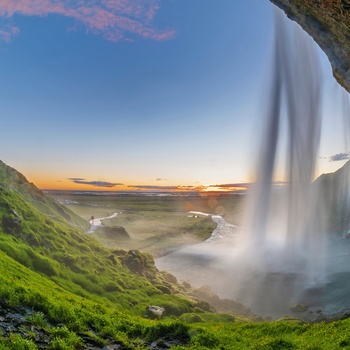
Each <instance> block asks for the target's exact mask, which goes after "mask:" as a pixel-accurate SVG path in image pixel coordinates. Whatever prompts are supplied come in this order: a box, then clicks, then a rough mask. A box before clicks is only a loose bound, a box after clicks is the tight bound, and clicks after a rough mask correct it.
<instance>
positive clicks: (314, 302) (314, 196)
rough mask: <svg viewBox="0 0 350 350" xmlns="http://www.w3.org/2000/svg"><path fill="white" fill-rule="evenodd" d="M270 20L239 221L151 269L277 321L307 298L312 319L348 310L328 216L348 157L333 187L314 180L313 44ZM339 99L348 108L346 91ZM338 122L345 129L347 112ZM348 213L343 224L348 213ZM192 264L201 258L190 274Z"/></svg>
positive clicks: (348, 290)
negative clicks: (260, 125)
mask: <svg viewBox="0 0 350 350" xmlns="http://www.w3.org/2000/svg"><path fill="white" fill-rule="evenodd" d="M275 26H276V30H275V33H276V37H275V47H274V60H273V67H272V73H271V75H270V76H271V82H270V90H269V96H268V97H267V98H266V101H267V106H266V111H265V121H264V130H262V131H263V139H262V140H261V145H260V147H259V149H260V150H261V152H260V154H259V155H258V162H257V164H258V165H257V169H256V172H255V173H256V179H255V185H254V187H253V189H252V190H251V191H250V195H249V199H248V201H247V202H248V204H247V209H246V218H245V224H244V227H243V228H242V229H241V230H238V229H237V228H234V229H233V228H231V229H232V233H233V234H232V235H226V236H225V237H223V238H222V237H221V241H220V240H216V241H215V242H210V243H204V244H200V245H197V246H195V247H188V248H186V249H183V250H180V251H178V252H175V253H173V254H171V255H170V256H168V257H164V258H162V259H159V260H158V262H157V266H158V267H159V268H162V269H165V270H168V271H170V272H172V273H174V274H175V275H178V277H179V278H181V279H188V280H189V281H191V282H192V283H194V284H195V285H197V286H200V285H204V284H206V285H210V286H211V287H212V289H213V290H214V291H215V292H217V293H218V294H219V295H220V296H221V297H225V298H230V299H234V300H237V301H239V302H242V303H243V304H245V305H247V306H249V307H250V308H251V309H252V311H254V312H256V313H258V314H261V315H265V316H273V317H280V316H283V315H287V314H290V313H291V312H293V311H292V310H291V309H290V307H291V306H292V305H294V304H302V303H303V304H307V305H308V306H309V310H308V313H304V314H298V317H302V318H304V319H313V318H314V315H315V311H319V310H320V309H321V310H322V312H324V315H331V314H335V313H339V312H340V311H342V310H344V309H346V305H347V307H348V308H350V297H348V295H350V283H348V284H345V283H344V282H342V281H343V279H344V276H347V278H348V277H349V275H350V269H349V268H348V266H349V265H350V242H349V241H345V240H343V241H341V242H340V241H339V239H338V240H337V239H336V240H335V241H334V239H333V238H332V239H331V238H330V235H329V234H328V232H327V230H329V226H327V225H328V224H329V218H330V217H329V212H330V211H331V210H333V211H334V210H335V209H334V208H336V209H337V208H338V207H339V208H340V210H342V211H344V208H347V209H349V208H350V205H349V204H350V190H349V188H350V186H349V184H350V163H349V164H348V165H349V166H347V167H344V168H343V169H342V173H341V183H340V184H339V185H340V187H339V188H338V189H333V188H330V187H329V186H328V187H326V190H325V187H323V188H322V183H321V181H319V183H316V184H315V183H313V181H314V175H315V174H314V173H315V167H316V163H317V159H318V150H319V144H320V134H321V119H322V115H321V114H322V113H321V106H322V100H321V88H322V81H321V77H322V73H321V71H320V69H319V63H318V59H317V55H316V48H315V47H314V45H315V44H314V43H313V41H312V39H311V38H310V37H308V36H307V35H306V34H305V33H304V32H303V31H302V29H301V28H300V27H299V26H297V25H295V24H293V25H292V26H291V25H290V23H288V22H287V19H286V18H285V16H284V14H283V13H282V12H281V11H280V10H277V9H276V10H275ZM344 101H346V102H344V106H345V107H346V108H348V113H349V112H350V108H349V104H348V103H349V99H348V95H347V94H346V96H345V97H344ZM346 108H344V110H345V109H346ZM344 120H346V123H344V125H349V120H350V115H347V116H346V117H345V119H344ZM347 129H350V126H349V128H347ZM347 135H350V132H349V134H347ZM347 141H348V140H347ZM282 171H283V172H284V175H285V179H286V180H285V183H284V185H283V186H280V187H279V188H277V187H276V186H275V183H274V179H275V178H278V176H280V175H281V172H282ZM339 192H341V193H339ZM330 197H333V201H332V200H331V198H330ZM340 198H342V203H343V204H341V205H340V206H339V204H338V203H339V202H340ZM333 202H334V203H337V205H338V206H336V205H335V204H334V203H333ZM337 210H338V209H337ZM337 215H338V214H337ZM338 216H340V217H342V216H344V213H343V212H342V213H340V214H339V215H338ZM346 218H347V220H348V222H347V223H346V224H347V225H348V228H347V230H349V229H350V215H347V216H346ZM238 231H239V232H238ZM349 236H350V231H349ZM193 261H196V262H199V263H197V264H195V265H196V266H195V267H196V269H195V271H194V272H193V270H191V265H193ZM179 266H180V267H179ZM340 284H341V289H340V288H338V287H339V285H340Z"/></svg>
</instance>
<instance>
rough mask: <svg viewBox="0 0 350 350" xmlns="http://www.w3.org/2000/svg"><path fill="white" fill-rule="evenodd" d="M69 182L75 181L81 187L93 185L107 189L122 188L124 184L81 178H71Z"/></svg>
mask: <svg viewBox="0 0 350 350" xmlns="http://www.w3.org/2000/svg"><path fill="white" fill-rule="evenodd" d="M68 180H70V181H73V182H74V183H76V184H79V185H91V186H95V187H106V188H112V187H115V186H122V185H123V184H122V183H119V182H116V183H115V182H108V181H86V180H85V179H82V178H80V177H70V178H68Z"/></svg>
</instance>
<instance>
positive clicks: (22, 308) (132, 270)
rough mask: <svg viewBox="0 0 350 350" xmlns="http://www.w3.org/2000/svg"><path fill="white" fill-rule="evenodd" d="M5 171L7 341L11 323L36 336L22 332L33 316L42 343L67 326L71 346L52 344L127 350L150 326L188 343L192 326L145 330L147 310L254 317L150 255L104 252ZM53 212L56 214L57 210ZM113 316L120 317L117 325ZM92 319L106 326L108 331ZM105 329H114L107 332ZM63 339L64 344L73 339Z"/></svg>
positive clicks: (189, 316) (1, 242)
mask: <svg viewBox="0 0 350 350" xmlns="http://www.w3.org/2000/svg"><path fill="white" fill-rule="evenodd" d="M1 174H2V175H1V185H0V259H1V264H0V270H1V272H0V275H1V278H0V286H1V287H0V330H2V331H3V333H4V335H5V336H8V337H9V338H8V339H10V338H11V334H12V332H8V331H6V330H7V329H8V327H10V325H11V327H12V328H11V327H10V328H9V329H13V330H14V331H16V333H18V334H20V335H21V337H22V338H23V337H25V338H26V337H27V338H28V337H29V338H30V336H31V337H34V338H35V339H36V336H35V334H34V333H35V332H34V333H33V331H31V327H29V328H28V327H27V328H26V327H25V326H26V322H27V321H25V320H26V319H30V320H31V321H33V320H32V319H33V317H34V321H33V322H38V323H39V324H41V325H42V327H43V325H44V326H45V331H40V330H39V329H36V328H35V330H36V331H37V332H38V335H37V337H38V338H40V339H41V340H40V341H42V340H43V339H47V341H46V342H53V340H54V339H53V337H54V336H53V335H52V334H56V333H55V332H56V328H57V327H58V328H60V329H61V328H62V327H63V325H64V327H66V328H64V331H62V330H57V332H59V333H60V332H61V331H62V332H63V333H64V334H65V335H64V337H65V336H66V337H68V338H73V339H75V341H76V343H75V345H74V346H73V345H72V346H68V347H64V346H63V345H62V347H59V346H58V345H57V347H53V348H55V349H56V348H57V349H75V348H77V349H80V348H84V347H81V346H82V344H83V343H84V341H83V339H88V340H86V342H85V343H84V344H85V345H86V343H87V342H90V343H91V341H92V340H91V339H92V338H94V339H95V338H98V340H97V342H98V343H100V344H103V343H105V342H107V343H108V342H112V343H115V344H124V345H125V344H127V347H126V348H130V346H133V345H132V344H133V342H134V341H135V339H136V338H137V339H139V338H140V339H142V342H147V339H148V338H147V337H148V336H147V334H146V333H147V332H148V331H149V332H153V331H151V330H150V329H151V328H152V327H153V326H155V327H156V328H157V327H161V328H162V327H163V328H162V329H163V330H166V329H167V330H166V334H164V332H163V333H162V332H160V333H162V334H163V336H165V335H167V337H168V338H166V339H168V340H169V339H171V334H173V333H174V332H175V333H176V334H177V335H176V336H175V333H174V334H173V335H174V337H175V338H176V339H175V338H174V339H172V340H174V341H175V340H176V342H178V343H179V344H183V343H187V342H188V340H189V334H188V332H187V329H188V327H187V326H185V325H184V324H182V323H179V322H178V323H176V322H175V323H174V322H170V324H171V326H170V328H171V327H173V328H172V331H169V329H168V328H167V327H168V326H167V325H168V324H169V323H165V324H163V323H162V325H161V326H160V324H158V323H157V324H156V325H154V324H153V325H151V326H150V325H147V322H146V321H144V320H143V318H144V317H146V318H154V317H156V318H158V316H157V315H154V314H153V313H152V312H151V313H149V312H148V311H147V310H148V306H149V305H156V306H159V307H161V308H163V309H164V310H165V315H164V316H163V318H164V319H168V320H169V321H171V320H174V319H183V320H193V319H194V320H197V321H198V320H201V321H202V322H203V321H205V320H211V321H214V320H216V321H219V320H222V321H231V322H232V321H235V320H237V319H240V318H239V317H238V318H237V317H236V316H234V315H233V314H232V312H233V311H234V312H236V313H239V314H240V315H246V316H250V317H253V316H254V315H252V314H251V313H250V311H249V310H247V309H246V308H244V307H243V306H242V305H240V304H238V303H235V302H233V301H229V300H221V299H219V298H218V297H216V296H215V295H213V294H212V293H210V291H205V290H196V289H193V288H192V287H191V286H190V285H189V284H188V283H185V284H180V283H178V282H177V280H176V278H175V277H174V276H172V275H170V274H169V273H167V272H160V271H158V270H157V268H156V267H155V265H154V260H153V257H152V256H151V255H149V254H142V253H140V252H139V251H129V252H127V251H124V250H117V249H115V250H109V249H106V248H103V247H102V246H101V245H100V244H99V243H98V242H97V241H96V240H94V239H93V238H92V237H91V236H89V235H88V234H86V233H85V232H84V231H81V230H78V229H77V228H75V227H73V226H71V225H69V224H68V223H67V222H65V220H60V219H59V218H58V217H57V215H58V214H56V215H55V216H54V217H52V215H45V214H43V212H42V211H43V210H42V208H43V207H42V206H40V205H39V208H40V209H41V210H38V209H37V208H36V206H37V203H38V198H39V202H40V203H43V204H45V206H44V208H47V203H49V204H50V202H49V201H46V196H45V194H43V193H42V192H40V191H37V190H36V188H35V186H33V185H31V184H29V183H28V182H27V181H26V179H25V178H24V176H22V175H21V174H19V173H18V172H17V171H15V170H14V169H11V168H8V167H6V166H5V165H4V164H3V163H2V172H1ZM33 189H34V191H35V192H34V194H33ZM36 193H38V196H39V197H38V198H36ZM26 198H29V200H30V202H29V201H28V200H27V199H26ZM48 208H49V210H51V209H52V206H48ZM53 208H55V207H53ZM51 213H52V212H51ZM203 299H208V300H210V301H211V302H212V303H211V304H210V303H209V302H207V301H204V300H203ZM214 305H215V306H214ZM215 308H216V309H217V310H219V311H220V310H222V311H226V312H230V313H231V314H230V315H229V314H216V313H214V312H213V311H214V310H215ZM82 309H84V310H82ZM38 312H40V313H39V314H38ZM123 313H124V314H125V315H124V314H123ZM13 314H16V315H17V316H16V322H12V321H13V318H12V321H11V317H12V316H11V315H13ZM37 314H38V315H37ZM9 315H10V316H9ZM18 315H19V316H18ZM92 315H94V316H92ZM98 315H100V316H98ZM116 315H117V316H116ZM126 315H129V316H126ZM85 316H86V317H87V319H85V318H84V317H85ZM95 316H97V318H98V320H96V319H95V318H94V317H95ZM99 317H101V318H102V319H103V320H102V321H101V319H99ZM8 318H10V320H8ZM91 318H93V320H91ZM106 318H108V321H106ZM115 318H117V319H118V320H117V321H116V320H115V321H113V319H115ZM9 322H10V323H9ZM95 322H101V323H103V326H102V325H101V324H96V323H95ZM113 322H117V324H118V326H115V325H114V326H113V327H112V324H113ZM125 322H126V323H125ZM3 324H5V326H3ZM9 324H10V325H9ZM14 324H15V325H14ZM57 324H59V325H58V326H57ZM126 324H128V325H129V326H130V327H129V326H128V327H129V328H130V329H129V328H128V327H126ZM6 325H7V326H6ZM23 327H24V328H25V331H23ZM106 327H107V328H108V327H109V330H108V331H107V330H106ZM134 327H135V329H134ZM149 327H151V328H149ZM164 327H165V328H164ZM112 328H113V330H112ZM147 329H148V331H147ZM62 332H61V333H62ZM72 332H73V333H72ZM91 332H92V333H93V335H91ZM129 332H131V333H132V334H133V336H131V335H130V334H129ZM169 332H170V333H169ZM61 333H60V334H61ZM168 333H169V334H168ZM180 333H181V334H180ZM116 334H117V335H116ZM159 336H160V335H159ZM169 336H170V338H169ZM45 337H46V338H45ZM22 338H21V339H22ZM29 338H28V339H29ZM129 338H130V340H128V341H126V339H129ZM153 338H154V339H156V338H157V336H154V337H153ZM16 339H17V338H16ZM77 339H78V340H77ZM123 339H124V340H123ZM140 339H139V340H137V341H141V340H140ZM154 339H153V340H154ZM38 342H39V340H38V341H36V342H35V343H36V344H38ZM62 342H63V343H62V344H65V343H66V342H68V340H62ZM73 343H74V341H73ZM145 344H146V343H145ZM85 345H84V346H85ZM86 346H87V345H86ZM118 346H119V345H118ZM125 346H126V345H125ZM145 346H146V345H145ZM5 348H6V347H5ZM14 348H16V347H14ZM44 348H45V347H44ZM85 348H90V347H85ZM117 348H118V349H119V348H123V347H117ZM132 348H133V347H132ZM140 348H143V347H141V346H140ZM0 349H1V339H0ZM16 349H17V348H16ZM18 349H20V348H18Z"/></svg>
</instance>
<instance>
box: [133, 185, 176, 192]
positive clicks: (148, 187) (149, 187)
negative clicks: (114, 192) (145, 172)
mask: <svg viewBox="0 0 350 350" xmlns="http://www.w3.org/2000/svg"><path fill="white" fill-rule="evenodd" d="M128 187H129V188H135V189H138V190H148V191H149V190H155V191H159V190H161V191H176V190H178V189H179V186H152V185H129V186H128Z"/></svg>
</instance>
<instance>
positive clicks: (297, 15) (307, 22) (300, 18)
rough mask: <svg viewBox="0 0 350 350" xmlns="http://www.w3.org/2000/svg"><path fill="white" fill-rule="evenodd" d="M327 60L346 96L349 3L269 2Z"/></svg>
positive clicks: (349, 58) (349, 0) (320, 0)
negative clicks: (304, 34) (299, 30)
mask: <svg viewBox="0 0 350 350" xmlns="http://www.w3.org/2000/svg"><path fill="white" fill-rule="evenodd" d="M270 1H271V2H272V3H273V4H275V5H277V6H278V7H279V8H281V9H282V10H283V11H284V12H285V13H286V14H287V16H288V17H289V18H290V19H291V20H293V21H295V22H297V23H298V24H299V25H300V26H301V27H302V28H303V29H304V30H305V31H306V32H307V33H309V34H310V35H311V36H312V37H313V39H314V40H315V41H316V42H317V43H318V45H319V46H320V47H321V49H322V50H323V51H324V52H325V53H326V55H327V56H328V58H329V60H330V62H331V65H332V68H333V75H334V77H335V78H336V79H337V81H338V82H339V84H340V85H342V86H343V87H344V88H345V89H346V90H347V91H348V92H350V0H270Z"/></svg>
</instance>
